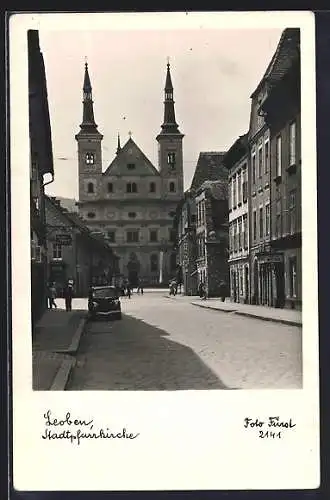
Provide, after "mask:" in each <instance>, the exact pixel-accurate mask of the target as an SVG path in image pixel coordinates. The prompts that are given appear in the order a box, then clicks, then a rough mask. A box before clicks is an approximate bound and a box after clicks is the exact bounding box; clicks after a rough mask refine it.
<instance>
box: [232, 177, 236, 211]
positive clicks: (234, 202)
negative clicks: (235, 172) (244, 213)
mask: <svg viewBox="0 0 330 500" xmlns="http://www.w3.org/2000/svg"><path fill="white" fill-rule="evenodd" d="M236 198H237V191H236V177H234V178H233V208H236V201H237V199H236Z"/></svg>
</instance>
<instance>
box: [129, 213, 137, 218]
mask: <svg viewBox="0 0 330 500" xmlns="http://www.w3.org/2000/svg"><path fill="white" fill-rule="evenodd" d="M128 217H129V218H130V219H135V217H136V212H128Z"/></svg>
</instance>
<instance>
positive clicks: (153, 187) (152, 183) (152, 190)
mask: <svg viewBox="0 0 330 500" xmlns="http://www.w3.org/2000/svg"><path fill="white" fill-rule="evenodd" d="M149 191H150V193H155V192H156V184H155V183H154V182H150V187H149Z"/></svg>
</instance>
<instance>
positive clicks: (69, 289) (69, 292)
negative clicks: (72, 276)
mask: <svg viewBox="0 0 330 500" xmlns="http://www.w3.org/2000/svg"><path fill="white" fill-rule="evenodd" d="M64 298H65V310H66V311H67V312H69V311H72V298H73V281H72V280H69V281H68V283H67V285H66V287H65V289H64Z"/></svg>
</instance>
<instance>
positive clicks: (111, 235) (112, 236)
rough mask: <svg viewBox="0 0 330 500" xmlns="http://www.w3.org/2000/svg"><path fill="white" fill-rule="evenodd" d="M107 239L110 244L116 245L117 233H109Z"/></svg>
mask: <svg viewBox="0 0 330 500" xmlns="http://www.w3.org/2000/svg"><path fill="white" fill-rule="evenodd" d="M107 237H108V241H109V242H110V243H114V242H115V241H116V233H115V231H108V234H107Z"/></svg>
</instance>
